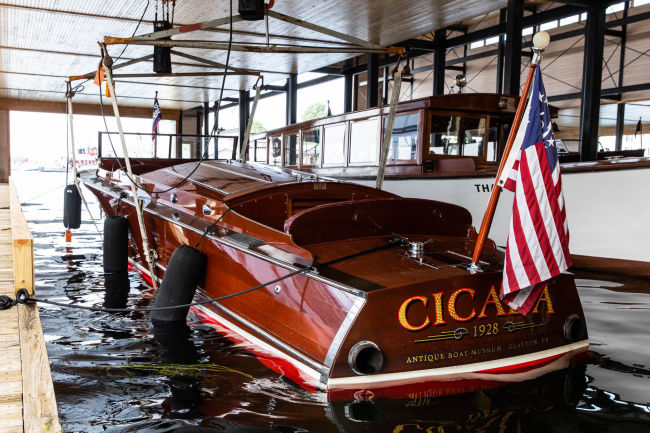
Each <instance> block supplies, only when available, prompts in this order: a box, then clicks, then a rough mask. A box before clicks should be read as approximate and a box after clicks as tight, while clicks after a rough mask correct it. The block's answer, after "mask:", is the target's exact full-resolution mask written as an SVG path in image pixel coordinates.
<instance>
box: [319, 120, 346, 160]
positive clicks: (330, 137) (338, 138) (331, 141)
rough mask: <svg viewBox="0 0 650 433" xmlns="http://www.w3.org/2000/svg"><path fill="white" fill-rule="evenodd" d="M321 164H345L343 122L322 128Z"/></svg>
mask: <svg viewBox="0 0 650 433" xmlns="http://www.w3.org/2000/svg"><path fill="white" fill-rule="evenodd" d="M324 134H325V136H324V137H323V139H324V149H323V165H337V166H342V165H343V166H344V165H345V123H338V124H336V125H331V126H326V127H325V128H324Z"/></svg>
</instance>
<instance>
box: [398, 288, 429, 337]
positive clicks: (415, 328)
mask: <svg viewBox="0 0 650 433" xmlns="http://www.w3.org/2000/svg"><path fill="white" fill-rule="evenodd" d="M416 301H419V302H422V303H423V304H424V307H425V308H426V306H427V302H428V299H427V298H426V296H413V297H411V298H408V299H407V300H406V301H404V302H402V305H401V306H400V307H399V312H398V313H397V319H398V320H399V324H400V325H402V327H403V328H404V329H406V330H408V331H420V330H422V329H424V328H426V327H427V326H429V323H431V321H430V320H429V316H428V315H427V316H425V319H424V322H423V323H422V324H421V325H419V326H415V325H411V324H410V323H409V321H408V319H407V318H406V312H407V311H408V308H409V305H411V303H412V302H416Z"/></svg>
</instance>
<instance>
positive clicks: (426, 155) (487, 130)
mask: <svg viewBox="0 0 650 433" xmlns="http://www.w3.org/2000/svg"><path fill="white" fill-rule="evenodd" d="M425 111H427V116H426V121H427V125H426V131H427V132H428V133H427V134H423V135H424V137H423V138H424V139H423V140H422V152H421V155H422V157H423V161H426V160H429V161H431V160H436V159H449V158H472V159H474V161H475V162H480V163H482V164H483V163H488V164H493V163H494V161H489V162H488V161H486V157H487V142H488V137H489V133H490V116H491V114H490V113H480V112H477V113H474V112H467V111H453V110H436V109H429V110H425ZM433 116H459V117H467V118H473V119H479V120H480V119H481V118H485V128H484V130H483V155H482V156H472V155H463V154H462V153H461V154H460V155H439V154H430V153H429V148H430V145H431V117H433ZM425 142H426V143H425ZM460 151H461V152H462V148H461V149H460Z"/></svg>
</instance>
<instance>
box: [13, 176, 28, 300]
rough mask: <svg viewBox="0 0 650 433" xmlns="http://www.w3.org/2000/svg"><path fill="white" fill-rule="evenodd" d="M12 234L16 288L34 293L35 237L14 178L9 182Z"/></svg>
mask: <svg viewBox="0 0 650 433" xmlns="http://www.w3.org/2000/svg"><path fill="white" fill-rule="evenodd" d="M9 190H10V205H9V206H10V213H11V236H12V239H13V248H14V255H13V260H14V289H15V290H16V292H18V291H19V290H20V289H27V291H28V292H29V293H30V294H33V293H34V238H33V237H32V233H31V231H30V230H29V226H28V225H27V220H26V219H25V214H23V210H22V208H21V206H20V200H19V199H18V193H17V192H16V186H15V185H14V183H13V180H12V181H10V184H9Z"/></svg>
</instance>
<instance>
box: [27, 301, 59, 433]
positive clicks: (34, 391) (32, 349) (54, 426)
mask: <svg viewBox="0 0 650 433" xmlns="http://www.w3.org/2000/svg"><path fill="white" fill-rule="evenodd" d="M18 318H19V323H20V328H21V332H20V347H21V354H22V362H23V420H24V429H25V433H36V432H48V433H56V432H61V425H60V424H59V414H58V412H57V408H56V399H55V396H54V385H53V384H52V373H51V372H50V362H49V360H48V357H47V350H46V348H45V340H44V338H43V331H42V328H41V319H40V317H39V314H38V309H37V308H36V306H34V305H19V306H18Z"/></svg>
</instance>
